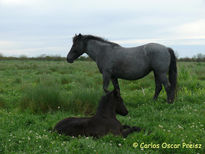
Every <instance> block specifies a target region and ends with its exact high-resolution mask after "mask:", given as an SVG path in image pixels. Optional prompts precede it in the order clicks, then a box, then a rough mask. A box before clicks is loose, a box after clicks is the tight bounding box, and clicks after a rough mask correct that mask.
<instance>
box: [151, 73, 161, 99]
mask: <svg viewBox="0 0 205 154" xmlns="http://www.w3.org/2000/svg"><path fill="white" fill-rule="evenodd" d="M154 79H155V94H154V97H153V99H154V100H156V99H157V97H158V95H159V93H160V91H161V90H162V83H161V82H160V78H159V75H158V74H157V73H155V72H154Z"/></svg>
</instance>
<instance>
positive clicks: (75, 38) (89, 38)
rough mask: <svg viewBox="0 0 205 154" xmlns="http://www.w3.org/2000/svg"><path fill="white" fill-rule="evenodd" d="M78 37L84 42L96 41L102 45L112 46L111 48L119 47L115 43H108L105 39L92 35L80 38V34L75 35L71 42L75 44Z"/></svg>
mask: <svg viewBox="0 0 205 154" xmlns="http://www.w3.org/2000/svg"><path fill="white" fill-rule="evenodd" d="M79 37H82V38H83V40H85V41H86V42H87V41H89V40H97V41H101V42H104V43H108V44H110V45H113V46H119V44H117V43H114V42H110V41H108V40H106V39H103V38H101V37H98V36H94V35H81V36H80V34H79V35H75V36H74V37H73V42H75V41H76V40H77V39H78V38H79Z"/></svg>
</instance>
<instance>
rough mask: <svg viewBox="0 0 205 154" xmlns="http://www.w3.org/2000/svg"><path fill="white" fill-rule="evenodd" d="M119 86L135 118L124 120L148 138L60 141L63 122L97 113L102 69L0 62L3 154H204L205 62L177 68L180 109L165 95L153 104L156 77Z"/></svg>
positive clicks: (82, 65)
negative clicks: (58, 130) (56, 127)
mask: <svg viewBox="0 0 205 154" xmlns="http://www.w3.org/2000/svg"><path fill="white" fill-rule="evenodd" d="M120 87H121V94H122V97H123V99H124V102H125V105H126V107H127V109H128V111H129V114H128V115H127V116H125V117H122V116H117V118H118V119H119V120H120V121H121V123H123V124H127V125H131V126H138V127H141V128H144V129H145V130H146V131H145V132H140V133H133V134H130V135H129V136H128V137H127V138H126V139H124V138H122V137H120V136H113V135H111V134H109V135H107V136H105V137H102V138H100V139H95V138H91V137H87V138H86V137H77V138H74V137H66V136H60V135H58V134H56V133H52V132H51V130H52V128H53V127H54V125H55V124H56V123H57V122H58V121H59V120H61V119H63V118H65V117H69V116H76V117H80V116H92V115H93V114H94V113H95V111H96V106H97V104H98V101H99V99H100V97H101V96H102V95H103V91H102V76H101V74H100V73H99V71H98V69H97V66H96V64H95V63H94V62H89V61H77V62H75V63H73V64H68V63H66V62H65V61H35V60H33V61H32V60H24V61H20V60H3V61H0V153H87V154H90V153H98V154H102V153H116V154H120V153H122V154H125V153H186V154H187V153H205V137H204V136H205V63H192V62H189V63H183V62H180V63H178V86H177V90H178V93H177V98H176V100H175V102H174V104H168V103H167V102H166V93H165V91H164V90H163V91H162V92H161V93H160V95H159V98H158V100H157V101H153V100H152V97H153V95H154V88H155V84H154V77H153V73H150V74H149V75H148V76H146V77H145V78H143V79H140V80H138V81H125V80H120ZM109 88H110V89H112V88H113V87H112V85H110V87H109ZM148 132H151V133H150V134H149V133H148ZM133 143H134V146H135V145H138V146H136V147H133ZM200 145H201V147H200ZM170 146H171V147H170ZM172 146H174V147H175V148H172Z"/></svg>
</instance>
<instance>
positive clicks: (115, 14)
mask: <svg viewBox="0 0 205 154" xmlns="http://www.w3.org/2000/svg"><path fill="white" fill-rule="evenodd" d="M204 5H205V3H204V1H203V0H189V1H187V0H180V1H178V0H166V1H165V0H155V1H150V0H137V1H136V0H127V1H124V0H103V1H96V0H87V1H84V0H75V1H67V0H58V1H57V0H0V21H1V24H0V41H1V42H0V52H3V54H5V55H7V54H9V55H11V54H12V53H13V54H23V52H25V54H27V55H28V56H29V55H32V56H33V55H37V54H42V53H45V52H48V53H49V51H48V50H49V49H50V50H51V51H52V53H55V52H54V50H56V54H58V53H59V52H60V53H61V55H63V56H64V55H65V54H67V52H66V50H68V49H69V48H70V46H71V45H72V39H71V38H72V36H73V35H74V34H75V33H83V34H93V35H97V36H100V37H104V38H106V39H108V40H111V41H113V40H114V41H117V42H118V43H120V44H122V45H124V46H136V45H141V44H144V43H149V42H158V43H162V44H165V45H170V46H172V45H183V46H184V45H203V44H204V39H205V31H204V27H205V21H204V18H205V9H204ZM178 47H179V46H177V48H178ZM180 50H181V48H180ZM183 50H185V47H184V48H183ZM183 50H182V51H183Z"/></svg>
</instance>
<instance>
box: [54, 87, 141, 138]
mask: <svg viewBox="0 0 205 154" xmlns="http://www.w3.org/2000/svg"><path fill="white" fill-rule="evenodd" d="M116 113H117V114H120V115H123V116H125V115H127V114H128V111H127V109H126V107H125V105H124V104H123V100H122V98H121V97H120V94H119V91H118V90H113V91H112V92H109V93H107V94H106V95H105V96H102V98H101V100H100V102H99V105H98V109H97V112H96V114H95V115H94V116H93V117H90V118H75V117H71V118H66V119H64V120H61V121H60V122H58V123H57V124H56V126H55V128H54V131H57V132H58V133H59V134H64V135H68V136H78V135H81V136H93V137H100V136H104V135H106V134H108V133H112V134H114V135H122V136H123V137H127V135H128V134H130V133H132V132H134V131H140V128H136V127H130V126H127V125H124V126H123V125H121V123H120V122H119V121H118V120H117V119H116Z"/></svg>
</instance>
